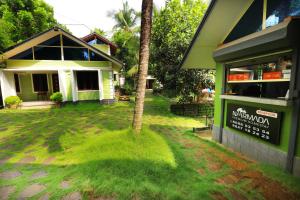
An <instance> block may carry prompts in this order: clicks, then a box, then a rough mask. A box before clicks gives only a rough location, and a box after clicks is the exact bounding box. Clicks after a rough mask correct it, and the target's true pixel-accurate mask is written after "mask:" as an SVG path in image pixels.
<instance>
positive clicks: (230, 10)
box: [180, 0, 254, 69]
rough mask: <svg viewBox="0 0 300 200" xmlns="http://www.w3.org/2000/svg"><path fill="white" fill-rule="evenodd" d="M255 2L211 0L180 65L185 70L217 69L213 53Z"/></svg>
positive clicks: (245, 0) (248, 0)
mask: <svg viewBox="0 0 300 200" xmlns="http://www.w3.org/2000/svg"><path fill="white" fill-rule="evenodd" d="M253 1H254V0H211V2H210V4H209V6H208V8H207V11H206V13H205V15H204V16H203V18H202V21H201V22H200V25H199V26H198V29H197V31H196V33H195V35H194V37H193V39H192V41H191V43H190V45H189V47H188V49H187V51H186V52H185V55H184V57H183V59H182V62H181V64H180V66H181V67H183V68H185V69H192V68H206V69H212V68H215V66H216V63H215V61H214V59H213V51H214V50H215V49H216V48H217V47H218V46H219V45H220V44H221V43H222V42H223V41H224V40H225V38H226V37H227V35H228V34H229V33H230V32H231V30H232V29H233V28H234V26H235V25H236V24H237V22H238V21H239V20H240V18H241V17H242V16H243V15H244V14H245V12H246V11H247V9H248V8H249V7H250V5H251V4H252V3H253Z"/></svg>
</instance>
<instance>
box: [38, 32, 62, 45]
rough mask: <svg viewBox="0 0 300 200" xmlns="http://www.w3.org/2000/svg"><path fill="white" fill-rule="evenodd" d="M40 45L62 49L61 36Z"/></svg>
mask: <svg viewBox="0 0 300 200" xmlns="http://www.w3.org/2000/svg"><path fill="white" fill-rule="evenodd" d="M39 45H43V46H58V47H60V35H57V36H55V37H53V38H51V39H49V40H46V41H45V42H42V43H41V44H39Z"/></svg>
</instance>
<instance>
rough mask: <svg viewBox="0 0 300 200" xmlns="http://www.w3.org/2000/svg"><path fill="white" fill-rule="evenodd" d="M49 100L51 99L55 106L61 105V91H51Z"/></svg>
mask: <svg viewBox="0 0 300 200" xmlns="http://www.w3.org/2000/svg"><path fill="white" fill-rule="evenodd" d="M50 100H51V101H53V102H54V103H55V105H56V106H57V107H60V106H61V102H62V100H63V96H62V93H60V92H55V93H53V94H52V95H51V96H50Z"/></svg>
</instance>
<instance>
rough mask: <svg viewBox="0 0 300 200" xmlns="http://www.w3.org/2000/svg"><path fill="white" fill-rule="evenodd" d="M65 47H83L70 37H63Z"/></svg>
mask: <svg viewBox="0 0 300 200" xmlns="http://www.w3.org/2000/svg"><path fill="white" fill-rule="evenodd" d="M63 45H64V46H69V47H82V45H80V44H78V43H77V42H75V41H73V40H71V39H69V38H68V37H66V36H64V35H63Z"/></svg>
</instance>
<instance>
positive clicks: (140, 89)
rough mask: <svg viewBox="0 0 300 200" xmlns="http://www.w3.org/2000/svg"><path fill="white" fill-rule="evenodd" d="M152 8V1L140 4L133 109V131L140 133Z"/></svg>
mask: <svg viewBox="0 0 300 200" xmlns="http://www.w3.org/2000/svg"><path fill="white" fill-rule="evenodd" d="M152 8H153V0H143V2H142V20H141V40H140V55H139V71H138V84H137V92H136V97H135V107H134V115H133V123H132V126H133V129H134V130H135V132H136V133H140V131H141V128H142V117H143V111H144V98H145V89H146V78H147V74H148V63H149V54H150V52H149V49H150V48H149V47H150V37H151V26H152Z"/></svg>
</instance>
